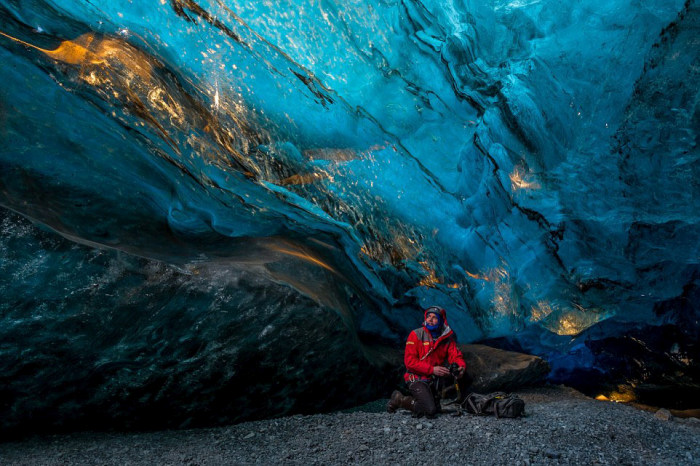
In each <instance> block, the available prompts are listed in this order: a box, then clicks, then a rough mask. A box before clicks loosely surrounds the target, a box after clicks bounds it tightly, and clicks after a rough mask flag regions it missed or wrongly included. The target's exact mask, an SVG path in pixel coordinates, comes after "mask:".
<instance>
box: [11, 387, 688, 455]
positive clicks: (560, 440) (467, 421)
mask: <svg viewBox="0 0 700 466" xmlns="http://www.w3.org/2000/svg"><path fill="white" fill-rule="evenodd" d="M519 395H520V396H521V397H522V398H523V399H524V400H525V402H526V412H527V416H526V417H525V418H522V419H496V418H493V417H476V416H472V415H468V414H465V415H462V416H459V417H454V416H452V415H449V414H443V415H441V416H439V417H437V418H436V419H431V420H426V419H415V418H413V417H411V415H410V414H408V413H407V412H398V413H396V414H389V413H386V412H383V407H384V404H385V403H386V400H382V401H377V402H375V403H371V404H369V405H366V406H364V407H360V408H358V409H357V410H355V411H354V412H343V413H333V414H320V415H314V416H292V417H286V418H281V419H274V420H266V421H257V422H249V423H243V424H238V425H234V426H230V427H222V428H215V429H198V430H183V431H165V432H151V433H124V434H117V433H79V434H70V435H56V436H48V437H36V438H32V439H27V440H24V441H21V442H6V443H0V464H2V465H78V464H79V465H83V464H96V465H97V464H99V465H111V464H114V465H129V464H144V465H153V464H173V465H218V464H257V463H260V464H290V465H292V464H300V465H301V464H347V463H351V464H396V465H403V464H423V463H426V462H428V463H430V464H460V465H468V464H473V465H481V464H483V465H493V464H503V465H518V464H520V465H534V464H541V465H546V464H576V465H579V464H587V465H590V464H630V465H632V464H634V465H640V464H654V465H657V464H668V465H680V464H700V420H697V419H677V418H673V417H671V418H668V416H663V415H661V413H658V414H656V415H655V413H653V412H646V411H642V410H639V409H635V408H633V407H631V406H626V405H622V404H617V403H611V402H604V401H596V400H592V399H590V398H587V397H584V396H583V395H581V394H580V393H578V392H576V391H574V390H571V389H569V388H566V387H543V388H538V389H531V390H527V391H522V392H520V393H519Z"/></svg>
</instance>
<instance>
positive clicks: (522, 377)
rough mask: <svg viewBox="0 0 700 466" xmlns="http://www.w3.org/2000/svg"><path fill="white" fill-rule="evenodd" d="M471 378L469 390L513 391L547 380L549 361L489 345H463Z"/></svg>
mask: <svg viewBox="0 0 700 466" xmlns="http://www.w3.org/2000/svg"><path fill="white" fill-rule="evenodd" d="M460 349H461V350H462V353H463V354H464V360H465V362H466V363H467V374H466V377H469V379H470V380H471V385H470V386H469V387H468V390H470V391H473V392H479V393H486V392H493V391H500V390H502V391H511V390H517V389H518V388H521V387H525V386H532V385H538V384H541V383H544V380H545V378H546V377H547V374H548V373H549V364H548V363H547V361H545V360H544V359H542V358H539V357H537V356H532V355H529V354H524V353H516V352H514V351H505V350H501V349H497V348H492V347H490V346H486V345H460Z"/></svg>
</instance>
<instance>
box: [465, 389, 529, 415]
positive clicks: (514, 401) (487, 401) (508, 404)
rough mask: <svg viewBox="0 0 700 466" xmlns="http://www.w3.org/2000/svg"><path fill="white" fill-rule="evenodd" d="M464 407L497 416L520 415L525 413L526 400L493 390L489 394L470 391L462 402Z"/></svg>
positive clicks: (474, 412) (473, 411)
mask: <svg viewBox="0 0 700 466" xmlns="http://www.w3.org/2000/svg"><path fill="white" fill-rule="evenodd" d="M462 407H463V408H464V409H465V410H466V411H467V412H468V413H471V414H478V415H488V414H493V415H495V416H496V418H502V417H520V416H523V415H524V414H525V402H524V401H523V400H521V399H520V398H518V397H517V396H515V395H509V394H507V393H504V392H493V393H489V394H487V395H481V394H479V393H470V394H469V395H467V397H466V398H465V399H464V401H463V402H462Z"/></svg>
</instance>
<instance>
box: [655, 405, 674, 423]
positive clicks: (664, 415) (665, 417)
mask: <svg viewBox="0 0 700 466" xmlns="http://www.w3.org/2000/svg"><path fill="white" fill-rule="evenodd" d="M654 417H655V418H656V419H659V420H661V421H670V420H671V412H670V411H669V410H668V409H665V408H661V409H660V410H658V411H657V412H656V414H654Z"/></svg>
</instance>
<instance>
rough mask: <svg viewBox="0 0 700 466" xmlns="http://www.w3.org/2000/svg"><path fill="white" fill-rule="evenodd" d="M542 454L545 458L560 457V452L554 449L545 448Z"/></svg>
mask: <svg viewBox="0 0 700 466" xmlns="http://www.w3.org/2000/svg"><path fill="white" fill-rule="evenodd" d="M544 454H545V456H546V457H547V458H553V459H559V458H561V453H559V452H556V451H554V450H545V451H544Z"/></svg>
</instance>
